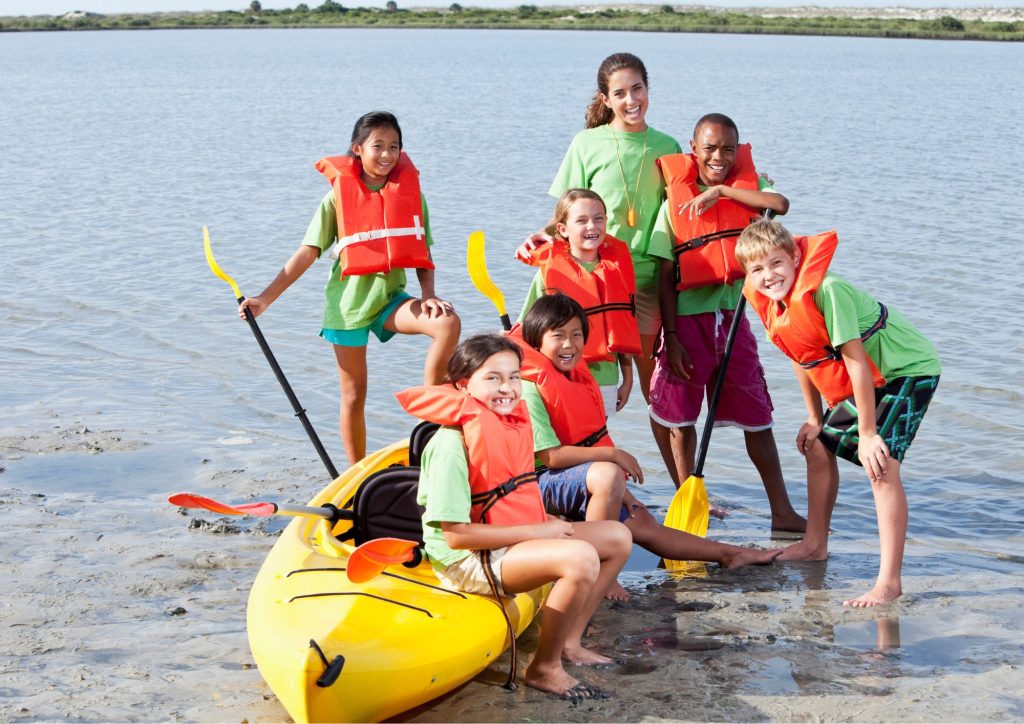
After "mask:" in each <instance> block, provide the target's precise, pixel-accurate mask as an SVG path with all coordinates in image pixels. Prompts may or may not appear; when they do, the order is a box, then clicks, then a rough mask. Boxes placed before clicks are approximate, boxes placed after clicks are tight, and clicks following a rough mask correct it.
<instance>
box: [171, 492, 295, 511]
mask: <svg viewBox="0 0 1024 724" xmlns="http://www.w3.org/2000/svg"><path fill="white" fill-rule="evenodd" d="M167 502H168V503H170V504H171V505H180V506H181V507H183V508H200V509H202V510H210V511H213V512H214V513H220V514H221V515H258V516H267V515H273V514H274V513H276V512H277V506H276V505H275V504H274V503H246V504H245V505H228V504H227V503H221V502H219V501H216V500H214V499H213V498H204V497H203V496H202V495H196V494H195V493H178V494H176V495H172V496H171V497H169V498H168V499H167Z"/></svg>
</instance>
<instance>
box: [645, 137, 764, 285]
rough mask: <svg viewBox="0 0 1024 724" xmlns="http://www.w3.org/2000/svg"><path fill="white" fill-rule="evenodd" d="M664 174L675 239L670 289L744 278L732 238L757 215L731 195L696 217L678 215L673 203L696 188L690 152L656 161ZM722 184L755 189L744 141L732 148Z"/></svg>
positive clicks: (696, 174)
mask: <svg viewBox="0 0 1024 724" xmlns="http://www.w3.org/2000/svg"><path fill="white" fill-rule="evenodd" d="M658 165H659V166H660V167H661V174H662V176H664V177H665V191H666V194H667V195H668V205H669V211H670V213H669V219H670V223H671V225H672V233H673V235H674V236H675V241H674V244H673V248H672V253H673V255H674V256H675V257H676V289H679V290H683V289H695V288H697V287H706V286H710V285H712V284H732V283H733V282H735V281H737V280H739V279H742V278H743V277H744V272H743V267H741V266H740V265H739V262H737V261H736V241H737V239H739V236H740V234H741V233H742V232H743V230H744V229H745V228H746V227H747V225H748V224H750V222H751V221H753V220H754V219H756V218H757V217H758V211H757V210H756V209H752V208H750V207H749V206H744V205H743V204H741V203H738V202H736V201H733V200H732V199H726V198H720V199H718V201H717V202H716V203H715V205H714V206H712V207H711V208H710V209H708V210H706V211H705V212H704V213H703V214H701V215H700V216H694V218H692V219H691V218H690V214H689V212H686V213H685V214H680V213H679V205H680V204H684V203H686V202H687V201H689V200H690V199H692V198H694V197H696V196H699V195H700V194H701V190H700V188H699V186H698V184H699V183H700V174H699V171H698V168H697V159H696V157H695V156H694V155H693V154H692V153H685V154H684V153H677V154H672V155H669V156H662V157H661V158H659V159H658ZM725 185H726V186H731V187H733V188H737V189H749V190H752V191H757V169H756V168H754V161H753V159H752V158H751V156H750V144H749V143H741V144H740V145H739V146H737V147H736V160H735V161H734V162H733V166H732V168H731V169H729V177H728V178H727V179H726V181H725Z"/></svg>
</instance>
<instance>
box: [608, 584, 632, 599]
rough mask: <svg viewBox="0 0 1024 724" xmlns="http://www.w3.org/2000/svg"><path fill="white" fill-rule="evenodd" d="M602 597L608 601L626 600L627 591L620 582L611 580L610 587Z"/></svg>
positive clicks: (627, 597) (627, 596)
mask: <svg viewBox="0 0 1024 724" xmlns="http://www.w3.org/2000/svg"><path fill="white" fill-rule="evenodd" d="M604 597H605V598H607V599H608V600H609V601H628V600H629V598H630V597H629V591H627V590H626V589H625V588H623V587H622V584H621V583H619V582H618V581H612V585H611V587H610V588H609V589H608V592H607V593H606V594H604Z"/></svg>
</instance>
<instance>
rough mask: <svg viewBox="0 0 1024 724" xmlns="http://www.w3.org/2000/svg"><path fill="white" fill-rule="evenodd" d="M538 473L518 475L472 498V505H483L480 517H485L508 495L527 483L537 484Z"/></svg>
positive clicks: (532, 471)
mask: <svg viewBox="0 0 1024 724" xmlns="http://www.w3.org/2000/svg"><path fill="white" fill-rule="evenodd" d="M536 482H537V473H536V471H534V470H531V471H529V472H527V473H522V474H520V475H516V476H515V477H512V478H509V479H508V480H506V481H505V482H504V483H502V484H501V485H498V486H496V487H494V488H491V489H490V490H485V491H483V492H482V493H477V494H476V495H473V496H472V497H471V498H470V503H471V504H472V505H482V506H483V507H482V508H481V509H480V516H481V517H483V516H484V515H485V514H486V513H487V511H489V510H490V509H491V508H493V507H494V504H495V503H497V502H498V501H499V500H501V499H502V498H504V497H505V496H506V495H509V494H511V493H512V492H514V491H515V489H516V488H518V487H520V486H522V485H526V484H527V483H536Z"/></svg>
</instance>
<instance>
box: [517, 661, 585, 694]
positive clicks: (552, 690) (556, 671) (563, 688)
mask: <svg viewBox="0 0 1024 724" xmlns="http://www.w3.org/2000/svg"><path fill="white" fill-rule="evenodd" d="M523 683H524V684H526V685H527V686H529V687H531V688H534V689H538V690H540V691H546V692H547V693H549V694H556V695H558V696H562V695H563V694H565V693H566V692H567V691H569V690H571V689H573V688H575V687H577V686H579V684H580V681H579V679H574V678H573V677H571V676H569V672H567V671H566V670H565V669H563V668H562V667H561V666H559V667H557V668H553V669H548V670H535V669H534V668H533V665H532V664H531V665H530V666H528V667H527V669H526V673H525V674H524V675H523Z"/></svg>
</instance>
